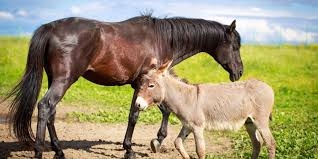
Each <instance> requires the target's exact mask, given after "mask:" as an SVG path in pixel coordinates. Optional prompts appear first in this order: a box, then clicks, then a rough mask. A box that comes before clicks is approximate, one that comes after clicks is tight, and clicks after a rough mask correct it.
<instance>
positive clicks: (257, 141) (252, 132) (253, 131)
mask: <svg viewBox="0 0 318 159" xmlns="http://www.w3.org/2000/svg"><path fill="white" fill-rule="evenodd" d="M245 128H246V131H247V133H248V135H249V136H250V138H251V141H252V146H253V153H252V159H257V158H258V156H259V153H260V151H261V147H262V143H263V139H262V137H261V136H260V134H259V132H258V130H257V128H256V126H255V125H254V123H252V122H248V123H246V124H245Z"/></svg>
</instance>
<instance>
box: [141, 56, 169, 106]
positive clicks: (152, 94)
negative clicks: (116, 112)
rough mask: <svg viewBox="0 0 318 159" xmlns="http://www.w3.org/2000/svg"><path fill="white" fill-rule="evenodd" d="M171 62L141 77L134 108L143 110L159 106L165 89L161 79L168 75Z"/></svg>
mask: <svg viewBox="0 0 318 159" xmlns="http://www.w3.org/2000/svg"><path fill="white" fill-rule="evenodd" d="M170 65H171V62H169V63H166V64H164V65H162V66H161V67H160V68H158V69H153V70H150V71H149V72H148V73H147V74H145V75H143V76H142V77H141V80H140V83H139V84H138V86H137V87H138V94H137V99H136V103H135V104H136V106H137V107H138V108H139V110H145V109H147V107H148V106H149V105H152V104H157V105H158V104H160V103H161V102H162V101H163V100H164V98H165V92H166V89H165V87H164V81H163V78H164V76H165V75H168V74H169V73H168V68H169V66H170Z"/></svg>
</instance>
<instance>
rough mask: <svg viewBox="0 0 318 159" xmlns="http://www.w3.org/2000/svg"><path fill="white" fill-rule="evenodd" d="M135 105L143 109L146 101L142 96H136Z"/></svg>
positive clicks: (146, 104)
mask: <svg viewBox="0 0 318 159" xmlns="http://www.w3.org/2000/svg"><path fill="white" fill-rule="evenodd" d="M135 105H136V107H137V108H138V109H139V110H140V111H144V110H146V109H147V107H148V103H147V101H146V100H145V99H144V98H142V97H137V99H136V102H135Z"/></svg>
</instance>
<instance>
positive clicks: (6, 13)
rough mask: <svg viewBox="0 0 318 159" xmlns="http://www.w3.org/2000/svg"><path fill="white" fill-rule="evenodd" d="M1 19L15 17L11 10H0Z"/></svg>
mask: <svg viewBox="0 0 318 159" xmlns="http://www.w3.org/2000/svg"><path fill="white" fill-rule="evenodd" d="M0 19H14V16H13V15H12V14H11V13H9V12H5V11H0Z"/></svg>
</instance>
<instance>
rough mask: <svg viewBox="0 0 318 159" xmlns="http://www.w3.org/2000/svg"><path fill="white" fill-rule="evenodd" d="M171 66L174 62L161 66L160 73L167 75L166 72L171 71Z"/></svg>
mask: <svg viewBox="0 0 318 159" xmlns="http://www.w3.org/2000/svg"><path fill="white" fill-rule="evenodd" d="M171 64H172V61H168V62H166V63H164V64H163V65H161V66H160V67H159V68H158V72H159V73H163V74H165V73H166V72H168V71H169V70H168V69H169V67H170V66H171Z"/></svg>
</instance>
